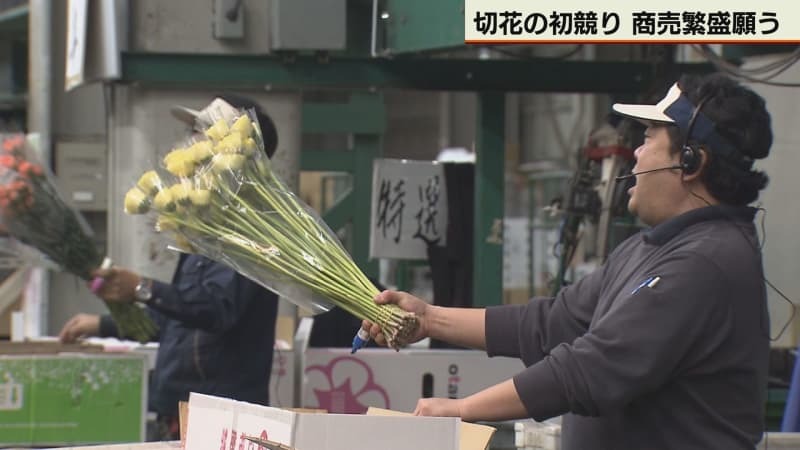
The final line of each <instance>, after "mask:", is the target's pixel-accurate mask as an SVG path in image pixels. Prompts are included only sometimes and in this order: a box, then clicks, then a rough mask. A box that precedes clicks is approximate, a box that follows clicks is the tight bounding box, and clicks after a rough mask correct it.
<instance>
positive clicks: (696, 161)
mask: <svg viewBox="0 0 800 450" xmlns="http://www.w3.org/2000/svg"><path fill="white" fill-rule="evenodd" d="M702 161H703V158H702V157H701V155H700V151H699V150H697V149H696V148H695V147H692V146H691V145H685V146H684V147H683V150H682V151H681V161H680V166H681V170H682V171H683V174H684V175H693V174H695V173H697V171H698V170H700V165H701V163H702Z"/></svg>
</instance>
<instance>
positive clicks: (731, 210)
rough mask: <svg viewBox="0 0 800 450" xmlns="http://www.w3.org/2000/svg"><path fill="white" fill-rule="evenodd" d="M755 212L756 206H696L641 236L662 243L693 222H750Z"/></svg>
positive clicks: (652, 241)
mask: <svg viewBox="0 0 800 450" xmlns="http://www.w3.org/2000/svg"><path fill="white" fill-rule="evenodd" d="M756 212H758V208H753V207H751V206H730V205H714V206H706V207H703V208H697V209H693V210H691V211H688V212H685V213H683V214H681V215H679V216H676V217H673V218H671V219H668V220H666V221H664V222H662V223H660V224H658V225H656V226H654V227H653V228H650V229H649V230H647V231H645V232H644V233H643V238H644V241H645V242H647V243H648V244H654V245H663V244H665V243H667V242H668V241H669V240H670V239H672V238H674V237H675V236H676V235H677V234H678V233H680V232H681V231H683V230H685V229H686V228H688V227H690V226H692V225H694V224H697V223H700V222H706V221H709V220H718V219H725V220H729V221H731V222H752V221H753V218H754V217H755V215H756Z"/></svg>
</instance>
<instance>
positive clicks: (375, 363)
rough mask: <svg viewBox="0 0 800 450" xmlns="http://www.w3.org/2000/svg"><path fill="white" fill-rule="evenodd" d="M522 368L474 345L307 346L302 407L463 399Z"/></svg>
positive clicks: (363, 407)
mask: <svg viewBox="0 0 800 450" xmlns="http://www.w3.org/2000/svg"><path fill="white" fill-rule="evenodd" d="M522 369H524V366H523V365H522V362H521V361H519V360H518V359H514V358H502V357H496V358H489V357H488V356H486V353H485V352H482V351H476V350H427V349H419V350H401V351H399V352H396V351H394V350H391V349H383V348H374V349H373V348H367V349H362V350H359V351H358V353H356V354H354V355H351V354H350V351H349V350H347V349H340V348H309V349H308V350H306V353H305V362H304V368H303V373H304V377H303V381H304V382H303V392H302V405H301V406H302V407H305V408H319V409H324V410H327V411H328V412H332V413H348V414H363V413H364V412H366V411H367V408H368V407H370V406H372V407H377V408H384V409H391V410H395V411H405V412H411V411H413V410H414V408H415V407H416V404H417V400H418V399H420V398H422V397H426V396H428V397H446V398H463V397H466V396H468V395H471V394H474V393H476V392H478V391H481V390H483V389H486V388H487V387H490V386H493V385H495V384H497V383H500V382H501V381H505V380H508V379H509V378H511V377H513V376H514V375H515V374H517V373H518V372H520V371H521V370H522Z"/></svg>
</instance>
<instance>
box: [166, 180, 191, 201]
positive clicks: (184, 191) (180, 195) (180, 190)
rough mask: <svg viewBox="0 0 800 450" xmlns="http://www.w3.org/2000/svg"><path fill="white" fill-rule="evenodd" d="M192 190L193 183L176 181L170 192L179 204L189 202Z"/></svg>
mask: <svg viewBox="0 0 800 450" xmlns="http://www.w3.org/2000/svg"><path fill="white" fill-rule="evenodd" d="M191 191H192V185H191V184H189V183H188V182H181V183H175V184H173V185H172V186H170V187H169V193H170V195H172V199H173V200H175V201H176V202H178V203H179V204H183V205H185V204H188V203H189V193H190V192H191Z"/></svg>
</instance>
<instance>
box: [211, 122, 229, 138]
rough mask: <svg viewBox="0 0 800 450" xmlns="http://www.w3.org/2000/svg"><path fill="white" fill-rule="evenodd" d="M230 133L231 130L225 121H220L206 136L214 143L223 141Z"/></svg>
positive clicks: (212, 126)
mask: <svg viewBox="0 0 800 450" xmlns="http://www.w3.org/2000/svg"><path fill="white" fill-rule="evenodd" d="M228 133H230V129H229V128H228V123H227V122H225V119H219V120H218V121H216V122H215V123H214V125H211V126H210V127H208V129H207V130H206V136H208V138H209V139H212V140H214V141H219V140H222V138H224V137H225V136H227V135H228Z"/></svg>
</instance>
